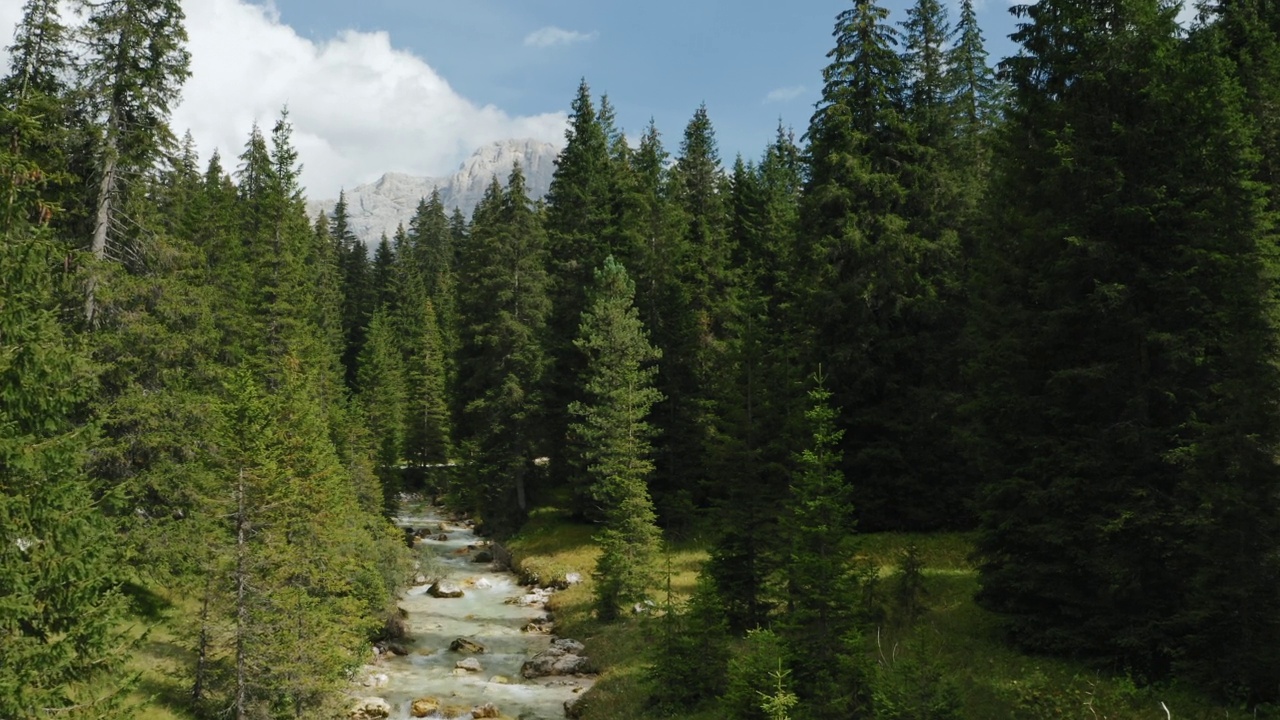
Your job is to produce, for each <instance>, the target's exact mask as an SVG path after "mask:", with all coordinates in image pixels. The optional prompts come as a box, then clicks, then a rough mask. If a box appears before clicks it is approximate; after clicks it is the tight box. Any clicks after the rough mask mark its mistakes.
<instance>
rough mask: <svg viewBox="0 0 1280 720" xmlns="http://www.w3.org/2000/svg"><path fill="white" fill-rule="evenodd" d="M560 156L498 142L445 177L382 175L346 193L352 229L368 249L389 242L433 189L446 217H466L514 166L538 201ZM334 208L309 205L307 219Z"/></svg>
mask: <svg viewBox="0 0 1280 720" xmlns="http://www.w3.org/2000/svg"><path fill="white" fill-rule="evenodd" d="M559 152H560V148H558V147H557V146H555V145H553V144H551V143H546V142H542V141H539V140H503V141H499V142H495V143H492V144H489V145H486V146H484V147H482V148H480V149H479V150H476V151H475V153H474V154H472V155H471V157H470V158H468V159H467V160H466V161H465V162H463V163H462V165H461V166H460V167H459V168H458V171H457V172H455V173H454V174H453V175H451V176H449V177H445V178H430V177H416V176H413V175H405V174H403V173H387V174H386V175H383V176H382V177H381V178H379V179H378V180H377V181H375V182H372V183H369V184H367V185H360V186H358V187H355V188H351V189H348V190H347V191H346V199H347V213H348V215H349V216H350V223H351V229H352V230H353V231H355V233H356V235H357V236H358V237H359V238H360V239H361V240H364V241H365V243H366V244H368V245H369V246H370V249H372V247H373V246H374V245H375V244H377V242H378V240H379V239H380V238H381V237H382V234H383V233H386V235H387V237H391V236H392V235H393V234H394V233H395V231H396V227H397V226H399V225H400V224H403V225H404V226H405V227H406V228H407V227H409V220H410V219H412V218H413V216H414V214H415V212H416V211H417V209H418V202H419V201H420V200H422V199H423V198H429V197H431V191H432V190H434V189H437V188H438V189H439V190H440V199H441V201H443V202H444V207H445V212H447V213H451V212H453V208H454V207H459V208H462V212H463V213H466V214H467V215H470V214H471V211H472V209H474V208H475V206H476V204H477V203H479V202H480V199H481V198H482V197H484V191H485V190H486V189H487V188H488V187H489V183H490V182H491V181H492V180H493V178H494V176H497V178H498V180H499V181H501V182H502V184H503V185H506V183H507V178H508V177H509V176H510V175H511V169H512V168H513V167H514V166H515V164H516V162H517V161H518V162H519V163H520V168H521V169H522V170H523V171H524V177H525V184H526V187H527V188H528V192H529V197H530V198H531V199H534V200H538V199H540V198H542V197H543V196H544V195H546V194H547V190H549V189H550V188H551V175H552V174H553V173H554V172H555V169H556V166H555V160H556V156H557V155H558V154H559ZM336 203H337V200H322V201H318V202H311V203H308V204H307V213H308V215H310V216H311V217H315V216H316V214H317V213H320V212H322V211H323V212H327V213H331V212H333V206H334V205H335V204H336Z"/></svg>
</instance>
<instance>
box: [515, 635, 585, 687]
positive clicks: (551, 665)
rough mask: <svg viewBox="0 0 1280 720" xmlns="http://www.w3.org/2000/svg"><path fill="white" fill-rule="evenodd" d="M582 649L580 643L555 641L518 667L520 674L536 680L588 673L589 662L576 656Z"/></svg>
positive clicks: (563, 640)
mask: <svg viewBox="0 0 1280 720" xmlns="http://www.w3.org/2000/svg"><path fill="white" fill-rule="evenodd" d="M583 649H584V648H583V646H582V643H580V642H578V641H576V640H568V639H560V640H556V641H555V642H553V643H551V647H549V648H547V649H546V650H543V651H542V652H540V653H538V654H537V655H534V656H533V657H532V658H530V659H529V660H527V661H525V664H524V665H522V666H521V667H520V674H521V675H523V676H525V677H526V678H538V677H547V676H549V675H577V674H581V673H589V672H591V661H590V660H589V659H588V658H586V657H585V656H582V655H579V654H578V653H580V652H582V651H583Z"/></svg>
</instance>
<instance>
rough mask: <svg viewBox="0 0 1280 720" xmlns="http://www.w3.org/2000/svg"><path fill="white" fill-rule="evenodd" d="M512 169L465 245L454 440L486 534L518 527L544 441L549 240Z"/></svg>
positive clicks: (492, 190)
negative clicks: (460, 444) (464, 451)
mask: <svg viewBox="0 0 1280 720" xmlns="http://www.w3.org/2000/svg"><path fill="white" fill-rule="evenodd" d="M526 192H527V191H526V189H525V182H524V172H523V170H521V169H520V167H519V166H517V167H516V168H515V169H514V170H513V171H512V173H511V178H510V180H509V182H508V183H507V189H506V190H505V191H504V190H503V189H502V186H501V185H500V184H499V183H498V181H497V178H494V182H493V183H492V184H491V185H490V186H489V190H488V191H487V192H486V193H485V198H484V200H482V201H481V203H480V205H479V206H477V208H476V211H475V217H474V224H473V226H472V228H471V233H470V237H469V238H467V240H466V241H465V242H464V243H463V244H462V248H463V255H462V259H461V263H460V270H461V272H460V275H461V276H463V277H466V278H467V282H466V283H465V284H463V285H461V286H460V287H459V316H460V318H462V320H463V323H464V325H463V327H462V332H461V348H460V352H459V359H458V369H459V373H460V377H459V396H458V397H459V403H460V405H461V408H460V409H461V421H460V425H461V436H462V437H463V438H464V439H465V440H466V441H467V442H468V444H469V454H470V457H471V470H472V473H473V476H472V478H471V479H472V483H471V487H470V488H469V489H468V492H470V493H473V494H474V497H473V498H471V500H472V502H473V503H474V504H475V506H477V507H478V509H479V510H480V517H481V519H482V521H483V522H484V524H485V526H486V527H487V528H488V529H489V530H491V531H493V532H496V533H499V534H503V533H510V532H513V531H515V530H516V528H518V527H519V524H520V522H521V520H522V519H523V517H524V514H525V512H526V511H527V509H528V497H527V485H526V483H527V477H528V473H529V470H530V468H532V467H533V460H534V458H535V457H536V455H535V452H536V451H537V449H538V447H539V440H540V438H541V436H542V434H541V432H540V429H539V428H538V427H537V426H536V420H537V417H538V411H539V404H540V401H541V397H540V394H539V390H540V387H541V383H542V376H543V373H544V372H545V370H546V366H547V360H546V355H545V353H544V351H543V347H542V334H543V331H544V329H545V327H546V321H547V315H548V313H549V311H550V303H549V301H548V298H547V272H546V236H545V233H544V232H543V229H542V222H541V218H540V217H539V216H538V214H537V213H536V212H535V211H534V208H533V207H532V203H530V201H529V198H528V196H527V194H526Z"/></svg>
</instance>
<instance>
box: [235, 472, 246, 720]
mask: <svg viewBox="0 0 1280 720" xmlns="http://www.w3.org/2000/svg"><path fill="white" fill-rule="evenodd" d="M247 536H248V522H247V520H246V518H245V502H244V469H243V468H242V469H241V470H240V476H239V478H238V479H237V481H236V699H235V711H236V720H246V718H247V717H248V715H249V713H248V700H249V697H248V696H249V693H248V688H247V683H248V678H247V676H246V672H245V666H246V664H247V662H246V659H245V654H246V652H247V651H246V649H245V633H247V632H248V628H249V608H248V605H247V602H248V589H249V578H248V557H247V555H248V537H247Z"/></svg>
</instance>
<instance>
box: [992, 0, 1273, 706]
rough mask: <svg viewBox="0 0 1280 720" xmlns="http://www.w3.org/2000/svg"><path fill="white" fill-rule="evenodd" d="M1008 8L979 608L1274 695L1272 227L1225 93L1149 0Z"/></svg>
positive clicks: (1047, 639) (1132, 666)
mask: <svg viewBox="0 0 1280 720" xmlns="http://www.w3.org/2000/svg"><path fill="white" fill-rule="evenodd" d="M1019 13H1020V14H1021V15H1022V17H1024V19H1025V22H1024V23H1023V24H1022V25H1021V27H1020V30H1019V32H1018V33H1017V34H1016V35H1015V39H1016V40H1017V41H1018V42H1019V43H1021V45H1022V50H1021V51H1020V52H1019V54H1018V55H1017V56H1015V57H1014V58H1011V59H1010V60H1009V61H1008V63H1007V65H1006V71H1007V74H1008V76H1009V78H1010V81H1011V84H1012V99H1013V101H1012V104H1011V106H1010V108H1009V109H1008V111H1007V112H1008V121H1009V126H1008V129H1007V131H1006V133H1005V134H1004V136H1003V144H1002V147H1001V150H1000V152H999V153H997V156H998V157H999V158H1000V162H999V163H998V166H997V173H996V178H995V185H994V187H995V191H994V195H995V197H994V199H993V200H994V201H993V208H994V209H995V214H994V216H993V219H992V225H991V230H992V231H991V233H990V235H989V236H988V240H987V242H986V243H985V244H984V245H983V246H982V253H981V255H980V261H981V262H980V263H979V264H978V268H979V271H980V272H979V273H978V274H977V276H976V278H975V282H974V288H975V291H976V293H977V298H978V299H979V300H980V303H978V305H977V308H976V309H977V310H978V312H976V313H975V319H976V321H977V323H976V328H977V329H978V331H979V335H978V337H979V340H980V341H979V342H978V343H977V346H978V347H979V348H980V350H981V352H980V353H979V354H978V355H977V357H975V358H974V361H973V377H974V379H975V380H976V381H977V382H978V383H979V384H980V385H979V395H978V402H977V403H975V407H974V418H975V420H976V421H977V422H978V423H979V427H980V428H981V430H982V436H983V438H984V439H985V441H986V442H985V446H984V450H985V452H984V454H983V460H984V468H983V470H984V473H985V474H986V475H987V477H989V478H990V482H989V483H988V485H987V487H986V488H985V492H984V495H983V504H982V518H983V524H982V534H981V536H980V539H979V544H978V550H979V553H980V555H981V557H982V564H981V568H980V571H981V583H982V589H981V592H980V594H979V600H980V602H981V603H982V604H983V605H985V606H986V607H988V608H991V609H993V610H996V611H999V612H1001V613H1003V614H1004V615H1005V616H1006V618H1007V619H1008V623H1009V628H1010V630H1011V633H1012V637H1013V638H1014V640H1015V641H1016V642H1017V643H1018V644H1019V645H1020V646H1022V647H1025V648H1030V649H1034V650H1037V651H1048V652H1056V653H1064V654H1071V655H1075V656H1087V657H1092V658H1094V659H1096V660H1098V661H1101V662H1105V663H1108V664H1111V665H1113V666H1119V667H1124V668H1127V669H1129V670H1130V671H1131V672H1134V673H1137V674H1141V675H1143V676H1145V677H1151V678H1155V677H1162V676H1167V675H1169V674H1170V672H1171V671H1172V672H1175V673H1178V674H1182V675H1183V676H1186V677H1192V678H1195V679H1197V680H1199V681H1201V682H1204V683H1206V684H1209V685H1211V686H1212V687H1215V688H1216V689H1218V690H1220V691H1224V692H1225V691H1231V692H1239V693H1241V694H1242V695H1243V696H1244V699H1247V700H1257V699H1261V698H1265V697H1272V696H1274V694H1275V692H1276V687H1275V683H1274V678H1275V677H1277V675H1278V671H1277V666H1276V662H1277V656H1276V654H1275V652H1274V648H1275V647H1276V643H1277V640H1276V639H1275V638H1276V633H1277V629H1278V626H1277V622H1276V620H1275V618H1276V617H1277V612H1276V610H1275V603H1276V602H1277V596H1276V594H1275V592H1274V588H1275V587H1276V582H1277V577H1280V576H1278V575H1277V565H1276V559H1277V554H1276V546H1275V542H1276V541H1275V538H1276V537H1278V536H1280V535H1277V530H1276V523H1277V520H1276V518H1277V517H1280V515H1278V514H1277V512H1276V502H1277V494H1276V491H1275V490H1276V487H1277V479H1278V478H1277V474H1276V473H1277V468H1276V465H1275V461H1274V457H1275V446H1276V445H1275V443H1276V440H1277V431H1278V428H1277V424H1276V421H1277V418H1276V410H1275V407H1274V404H1273V403H1272V402H1271V398H1274V397H1275V396H1276V389H1275V388H1276V382H1277V377H1276V369H1275V367H1274V365H1273V363H1272V359H1273V358H1274V357H1275V352H1276V350H1275V344H1276V331H1275V328H1274V325H1273V323H1274V318H1273V313H1274V310H1273V303H1274V297H1275V288H1274V280H1273V279H1272V278H1273V277H1274V275H1273V269H1272V268H1271V263H1273V262H1274V261H1273V259H1272V258H1273V255H1272V253H1273V252H1274V248H1273V246H1274V237H1273V232H1274V231H1273V230H1272V228H1271V226H1270V218H1269V217H1268V216H1267V215H1266V214H1265V212H1264V210H1263V208H1264V205H1263V203H1262V200H1263V198H1262V197H1261V195H1260V193H1259V190H1260V188H1258V186H1257V185H1255V184H1254V183H1252V182H1250V179H1251V177H1252V174H1253V172H1254V171H1255V166H1254V158H1253V156H1252V153H1251V152H1250V150H1249V137H1250V135H1249V127H1248V124H1247V122H1246V121H1245V119H1244V117H1243V116H1242V113H1241V108H1240V104H1239V99H1240V93H1239V89H1238V87H1237V86H1236V85H1235V83H1234V81H1233V79H1232V78H1231V77H1230V72H1229V66H1227V65H1226V64H1225V63H1224V62H1223V60H1222V59H1221V57H1220V56H1216V52H1217V51H1216V48H1215V46H1214V42H1213V41H1212V38H1209V37H1205V36H1200V37H1197V38H1193V40H1192V41H1191V42H1187V41H1185V40H1183V39H1182V32H1181V30H1180V29H1179V28H1178V26H1177V24H1176V22H1175V19H1174V18H1175V13H1176V8H1174V7H1170V6H1168V5H1166V4H1163V3H1159V2H1155V1H1154V0H1117V1H1116V2H1112V3H1107V4H1104V5H1096V6H1094V5H1091V6H1086V5H1080V4H1077V3H1068V2H1057V1H1050V2H1045V3H1040V4H1036V5H1029V6H1021V7H1020V9H1019ZM1227 547H1230V548H1232V549H1231V550H1230V551H1229V552H1228V551H1227V550H1226V548H1227ZM1267 588H1269V589H1267Z"/></svg>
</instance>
